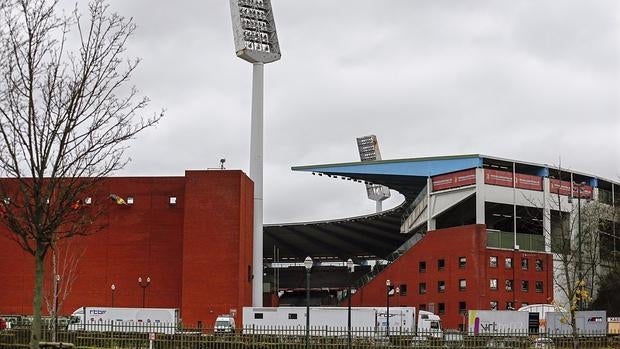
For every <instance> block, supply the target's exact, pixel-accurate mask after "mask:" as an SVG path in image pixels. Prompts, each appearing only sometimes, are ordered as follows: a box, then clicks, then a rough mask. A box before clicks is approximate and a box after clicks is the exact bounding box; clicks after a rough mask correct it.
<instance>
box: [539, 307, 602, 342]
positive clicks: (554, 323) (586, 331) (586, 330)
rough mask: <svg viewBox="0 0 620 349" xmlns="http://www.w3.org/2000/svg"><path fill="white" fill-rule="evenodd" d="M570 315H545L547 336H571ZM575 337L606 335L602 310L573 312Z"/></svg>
mask: <svg viewBox="0 0 620 349" xmlns="http://www.w3.org/2000/svg"><path fill="white" fill-rule="evenodd" d="M569 316H570V315H569V314H568V313H565V312H549V313H547V334H548V335H549V336H571V335H572V333H573V330H572V327H571V324H570V317H569ZM575 324H576V330H577V335H579V336H582V337H586V336H605V335H607V312H606V311H604V310H586V311H576V312H575Z"/></svg>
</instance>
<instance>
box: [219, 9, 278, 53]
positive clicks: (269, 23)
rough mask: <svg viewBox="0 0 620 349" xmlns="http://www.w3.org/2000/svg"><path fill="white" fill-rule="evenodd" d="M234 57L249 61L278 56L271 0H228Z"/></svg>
mask: <svg viewBox="0 0 620 349" xmlns="http://www.w3.org/2000/svg"><path fill="white" fill-rule="evenodd" d="M230 12H231V15H232V23H233V36H234V39H235V51H236V52H237V56H238V57H240V58H242V59H244V60H246V61H248V62H250V63H270V62H274V61H277V60H278V59H280V45H279V44H278V35H277V33H276V25H275V22H274V21H273V12H272V10H271V1H270V0H230Z"/></svg>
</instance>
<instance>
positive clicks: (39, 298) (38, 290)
mask: <svg viewBox="0 0 620 349" xmlns="http://www.w3.org/2000/svg"><path fill="white" fill-rule="evenodd" d="M44 250H45V249H44V248H43V247H41V246H38V248H37V250H36V252H35V255H34V263H35V275H34V277H35V281H34V292H33V300H32V307H33V309H32V310H33V312H34V316H33V318H32V327H31V329H30V348H31V349H38V348H39V342H40V341H41V305H42V302H43V277H44V275H43V274H44V272H45V270H44V269H45V265H44V262H45V252H44Z"/></svg>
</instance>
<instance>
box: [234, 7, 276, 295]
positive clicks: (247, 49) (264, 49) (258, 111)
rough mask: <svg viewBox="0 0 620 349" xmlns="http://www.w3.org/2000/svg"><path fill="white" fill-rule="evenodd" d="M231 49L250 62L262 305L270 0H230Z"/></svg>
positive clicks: (256, 289) (272, 39)
mask: <svg viewBox="0 0 620 349" xmlns="http://www.w3.org/2000/svg"><path fill="white" fill-rule="evenodd" d="M230 12H231V15H232V25H233V35H234V38H235V52H236V53H237V57H239V58H241V59H244V60H246V61H248V62H250V63H252V65H253V73H252V123H251V124H252V125H251V136H250V178H251V179H252V181H254V238H253V240H254V242H253V246H252V253H253V257H252V276H253V278H252V305H253V306H255V307H261V306H262V305H263V75H264V73H263V67H264V65H265V63H271V62H275V61H277V60H279V59H280V45H278V35H277V34H276V24H275V22H274V20H273V12H272V10H271V1H270V0H230Z"/></svg>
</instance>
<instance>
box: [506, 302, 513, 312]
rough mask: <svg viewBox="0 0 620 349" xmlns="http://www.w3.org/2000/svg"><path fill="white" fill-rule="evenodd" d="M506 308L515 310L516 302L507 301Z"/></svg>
mask: <svg viewBox="0 0 620 349" xmlns="http://www.w3.org/2000/svg"><path fill="white" fill-rule="evenodd" d="M506 310H515V303H514V302H506Z"/></svg>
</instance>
